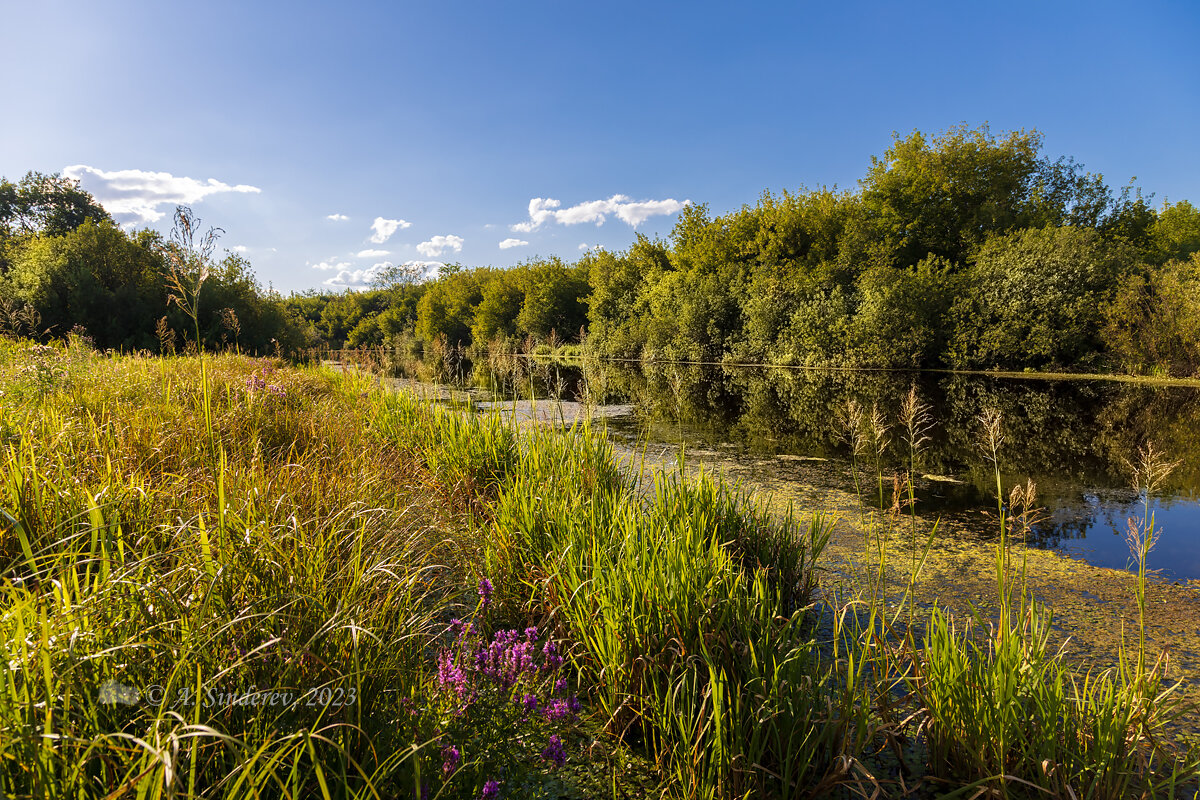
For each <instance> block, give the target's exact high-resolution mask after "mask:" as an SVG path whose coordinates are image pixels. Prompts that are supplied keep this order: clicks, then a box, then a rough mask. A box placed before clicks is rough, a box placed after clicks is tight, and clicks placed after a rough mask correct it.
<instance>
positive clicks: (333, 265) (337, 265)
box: [312, 258, 350, 270]
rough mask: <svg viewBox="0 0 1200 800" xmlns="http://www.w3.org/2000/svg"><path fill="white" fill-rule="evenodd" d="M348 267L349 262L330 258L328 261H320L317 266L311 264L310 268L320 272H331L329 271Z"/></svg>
mask: <svg viewBox="0 0 1200 800" xmlns="http://www.w3.org/2000/svg"><path fill="white" fill-rule="evenodd" d="M349 266H350V262H349V261H335V260H334V259H332V258H331V259H329V260H328V261H322V262H320V263H318V264H313V265H312V268H313V269H320V270H331V269H345V268H346V267H349Z"/></svg>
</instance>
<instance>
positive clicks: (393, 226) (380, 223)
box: [371, 217, 412, 244]
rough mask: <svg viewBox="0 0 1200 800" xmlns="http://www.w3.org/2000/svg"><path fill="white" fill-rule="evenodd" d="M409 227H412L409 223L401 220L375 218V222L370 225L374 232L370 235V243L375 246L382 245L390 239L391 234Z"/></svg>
mask: <svg viewBox="0 0 1200 800" xmlns="http://www.w3.org/2000/svg"><path fill="white" fill-rule="evenodd" d="M410 225H412V223H411V222H407V221H405V220H402V219H384V218H383V217H376V218H375V221H374V222H372V223H371V230H373V231H374V233H372V234H371V241H372V242H374V243H375V244H383V243H384V242H386V241H387V240H388V239H390V238H392V234H393V233H395V232H396V231H398V230H401V229H403V228H407V227H409V226H410Z"/></svg>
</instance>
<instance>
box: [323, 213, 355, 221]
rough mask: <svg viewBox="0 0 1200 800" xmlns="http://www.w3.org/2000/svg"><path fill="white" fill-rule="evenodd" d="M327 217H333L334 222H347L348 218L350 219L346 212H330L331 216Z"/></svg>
mask: <svg viewBox="0 0 1200 800" xmlns="http://www.w3.org/2000/svg"><path fill="white" fill-rule="evenodd" d="M325 219H331V220H333V221H334V222H345V221H346V220H348V219H350V218H349V217H347V216H346V215H345V214H330V215H329V216H327V217H325Z"/></svg>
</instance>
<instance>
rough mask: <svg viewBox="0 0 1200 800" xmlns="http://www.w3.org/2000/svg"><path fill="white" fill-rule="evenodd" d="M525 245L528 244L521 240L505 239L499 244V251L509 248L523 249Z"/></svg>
mask: <svg viewBox="0 0 1200 800" xmlns="http://www.w3.org/2000/svg"><path fill="white" fill-rule="evenodd" d="M527 244H529V242H526V241H524V240H523V239H505V240H504V241H503V242H501V243H500V249H501V250H507V249H509V248H510V247H524V246H525V245H527Z"/></svg>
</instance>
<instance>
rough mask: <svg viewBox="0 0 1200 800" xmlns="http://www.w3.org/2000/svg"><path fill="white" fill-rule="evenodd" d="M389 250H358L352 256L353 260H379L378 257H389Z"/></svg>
mask: <svg viewBox="0 0 1200 800" xmlns="http://www.w3.org/2000/svg"><path fill="white" fill-rule="evenodd" d="M391 252H392V251H391V250H359V251H358V252H357V253H355V254H354V257H355V258H379V257H380V256H387V255H391Z"/></svg>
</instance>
